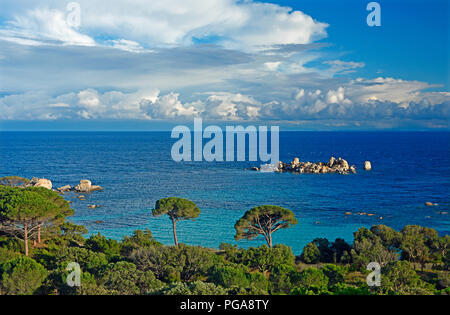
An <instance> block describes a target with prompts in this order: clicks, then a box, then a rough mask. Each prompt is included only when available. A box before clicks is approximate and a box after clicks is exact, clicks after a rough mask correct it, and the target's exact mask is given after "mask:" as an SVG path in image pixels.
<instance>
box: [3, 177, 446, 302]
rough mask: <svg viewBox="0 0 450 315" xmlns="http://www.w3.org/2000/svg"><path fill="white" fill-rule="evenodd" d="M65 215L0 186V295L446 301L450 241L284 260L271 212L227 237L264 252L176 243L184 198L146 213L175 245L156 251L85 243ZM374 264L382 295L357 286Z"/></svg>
mask: <svg viewBox="0 0 450 315" xmlns="http://www.w3.org/2000/svg"><path fill="white" fill-rule="evenodd" d="M72 213H73V212H72V211H71V209H70V207H69V205H68V203H67V202H66V201H64V199H63V198H62V197H61V196H60V195H59V194H58V193H56V192H52V191H49V190H46V189H45V188H27V189H22V188H16V187H11V186H0V294H168V295H174V294H177V295H178V294H193V295H200V294H233V295H235V294H242V295H246V294H300V295H308V294H323V295H332V294H351V295H358V294H364V295H367V294H449V293H450V289H449V282H450V277H449V268H450V263H449V261H450V251H449V250H448V249H449V247H450V237H449V236H448V235H446V236H439V235H438V233H437V232H436V231H435V230H433V229H430V228H425V227H421V226H405V227H404V228H403V229H402V230H401V231H396V230H394V229H392V228H389V227H387V226H384V225H376V226H373V227H372V228H370V229H366V228H360V229H359V230H358V231H356V232H355V233H354V242H353V244H348V243H347V242H345V241H344V240H343V239H336V240H335V241H334V242H330V241H329V240H327V239H322V238H318V239H315V240H313V241H312V242H311V243H309V244H307V245H306V246H305V248H304V249H303V251H302V253H293V252H292V250H291V248H290V247H288V246H285V245H274V246H272V233H273V232H275V231H277V230H279V229H282V228H288V227H289V226H290V225H293V224H296V222H297V221H296V219H295V218H294V216H293V213H292V212H291V211H289V210H288V209H284V208H280V207H276V206H261V207H256V208H253V209H251V210H249V211H248V212H247V213H246V214H245V215H244V216H243V218H242V219H240V220H239V221H238V222H237V223H236V226H235V229H236V239H242V238H253V237H256V236H258V235H262V236H264V237H265V239H266V242H267V244H268V246H266V245H262V246H261V247H257V248H249V249H241V248H238V247H237V246H233V245H230V244H222V245H221V246H220V249H219V250H215V249H209V248H203V247H199V246H187V245H184V244H182V243H178V241H177V239H176V230H175V223H176V222H178V221H179V220H185V219H195V218H196V217H198V216H199V215H200V210H199V209H198V208H197V206H196V205H195V204H194V203H192V202H190V201H188V200H185V199H177V198H169V199H163V200H161V201H158V202H157V204H156V205H155V210H154V211H153V213H154V215H165V214H167V215H168V216H169V218H170V221H171V222H172V227H171V226H170V225H169V224H168V228H173V230H174V240H175V241H176V244H177V245H175V246H165V245H162V244H161V243H159V242H158V241H157V240H155V239H154V238H153V237H152V234H151V232H150V231H149V230H145V231H135V232H134V234H133V235H131V236H126V237H124V238H123V239H122V240H121V241H117V240H113V239H107V238H105V237H104V236H102V235H93V236H90V237H89V238H85V237H84V235H86V233H87V230H86V229H85V228H84V227H82V226H78V225H74V224H72V223H69V222H67V221H65V218H66V217H67V216H70V215H71V214H72ZM25 226H27V228H26V230H27V231H25ZM30 229H32V231H30ZM26 234H27V235H26ZM269 235H270V237H269ZM269 246H272V247H269ZM27 247H28V249H27ZM296 255H297V256H296ZM373 261H375V262H378V263H379V264H380V265H381V266H382V271H381V274H382V278H381V287H368V285H367V284H366V277H367V275H368V274H369V272H370V271H367V270H366V267H367V264H368V263H369V262H373ZM72 262H76V263H78V264H79V265H80V267H81V286H79V287H77V286H74V287H70V286H69V285H68V284H67V282H66V279H67V277H68V276H69V274H70V272H71V270H68V269H67V266H68V265H69V264H70V263H72Z"/></svg>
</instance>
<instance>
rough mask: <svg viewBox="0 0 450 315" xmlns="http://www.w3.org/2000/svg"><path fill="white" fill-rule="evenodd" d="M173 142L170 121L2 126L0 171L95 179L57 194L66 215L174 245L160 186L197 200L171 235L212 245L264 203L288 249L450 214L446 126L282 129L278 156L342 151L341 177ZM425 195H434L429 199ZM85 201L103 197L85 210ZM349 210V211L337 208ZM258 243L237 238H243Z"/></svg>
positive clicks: (228, 237) (313, 156) (443, 230)
mask: <svg viewBox="0 0 450 315" xmlns="http://www.w3.org/2000/svg"><path fill="white" fill-rule="evenodd" d="M174 142H175V140H174V139H171V138H170V133H169V132H142V133H140V132H129V133H127V132H117V133H114V132H92V133H76V132H64V133H56V132H49V133H46V132H39V133H38V132H32V133H28V132H2V133H0V176H6V175H19V176H24V177H29V178H31V177H45V178H49V179H51V180H52V181H53V184H54V186H55V187H60V186H63V185H66V184H71V185H75V184H77V183H78V182H79V180H80V179H90V180H91V181H92V182H93V184H95V185H101V186H103V187H104V188H105V190H104V191H103V192H94V193H91V194H88V195H86V201H80V200H79V199H77V198H74V197H75V195H74V194H72V193H69V194H66V195H65V198H66V199H68V200H71V201H73V207H74V209H75V215H74V216H73V217H72V218H71V219H70V220H71V221H73V222H75V223H79V224H83V225H85V226H86V227H87V228H88V229H89V232H90V233H97V232H101V233H102V234H104V235H106V236H108V237H112V238H116V239H120V238H122V237H123V236H124V235H128V234H131V233H132V231H133V230H135V229H144V228H149V229H150V230H151V231H152V233H153V235H154V237H155V238H156V239H157V240H159V241H161V242H163V243H166V244H171V243H172V242H173V240H172V234H171V233H172V232H171V225H170V224H169V220H168V218H167V217H161V218H154V217H152V214H151V209H152V208H153V206H154V204H155V202H156V200H158V199H160V198H164V197H168V196H179V197H184V198H189V199H191V200H193V201H194V202H195V203H196V204H197V205H198V206H199V207H200V209H201V211H202V214H201V216H200V217H199V218H198V219H197V220H196V221H195V222H190V221H189V222H180V223H179V224H178V226H177V229H178V236H179V240H180V241H181V242H184V243H187V244H192V245H202V246H208V247H218V246H219V245H220V243H222V242H228V243H233V244H235V243H236V242H235V241H234V238H233V236H234V223H235V222H236V220H237V219H239V218H240V217H241V216H242V215H243V214H244V212H245V211H246V210H248V209H250V208H252V207H254V206H257V205H261V204H276V205H280V206H284V207H287V208H289V209H291V210H292V211H294V213H295V215H296V216H297V218H298V219H299V224H298V225H297V226H295V227H293V228H291V229H288V230H283V231H278V232H276V234H275V235H274V242H275V243H284V244H287V245H289V246H292V248H293V250H294V252H295V253H296V254H299V253H300V251H301V249H302V248H303V246H304V245H305V244H306V243H307V242H309V241H311V240H312V239H314V238H316V237H326V238H328V239H330V240H334V239H335V238H337V237H343V238H345V239H346V240H347V241H352V233H353V232H354V231H355V230H356V229H357V228H359V227H361V226H368V227H369V226H371V225H373V224H380V223H383V224H386V225H389V226H392V227H395V228H401V227H403V226H404V225H406V224H421V225H426V226H429V227H433V228H435V229H437V230H438V231H439V232H440V234H448V233H449V231H450V222H449V215H446V214H440V213H441V212H449V210H450V201H449V197H450V177H449V174H450V157H449V153H450V133H448V132H282V133H281V134H280V158H281V160H283V161H288V160H292V159H293V158H294V157H299V158H300V159H301V160H310V161H327V160H328V158H329V157H330V156H332V155H333V156H335V157H343V158H345V159H347V160H348V161H349V163H350V164H355V165H356V166H357V169H358V173H357V174H355V175H349V176H342V175H335V174H322V175H295V174H275V173H258V172H251V171H245V170H244V168H246V167H249V166H254V165H255V164H258V163H250V162H220V163H219V162H216V163H207V162H189V163H183V162H182V163H175V162H173V161H172V159H171V156H170V150H171V146H172V144H173V143H174ZM365 160H370V161H372V166H373V170H372V171H371V172H365V171H363V170H362V167H363V163H364V161H365ZM426 201H431V202H435V203H438V204H439V206H436V207H425V206H424V202H426ZM90 204H97V205H101V206H102V207H101V208H97V209H89V208H88V205H90ZM347 211H349V212H353V213H354V215H350V216H346V215H344V214H345V212H347ZM356 212H367V213H374V214H376V215H375V216H373V217H368V216H359V215H356V214H355V213H356ZM380 217H383V219H382V220H380ZM96 221H102V222H101V223H96ZM263 243H264V240H263V239H257V240H254V241H245V240H244V241H240V242H238V244H239V246H242V247H248V246H255V245H260V244H263Z"/></svg>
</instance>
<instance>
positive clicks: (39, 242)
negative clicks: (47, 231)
mask: <svg viewBox="0 0 450 315" xmlns="http://www.w3.org/2000/svg"><path fill="white" fill-rule="evenodd" d="M41 225H42V224H39V225H38V244H41Z"/></svg>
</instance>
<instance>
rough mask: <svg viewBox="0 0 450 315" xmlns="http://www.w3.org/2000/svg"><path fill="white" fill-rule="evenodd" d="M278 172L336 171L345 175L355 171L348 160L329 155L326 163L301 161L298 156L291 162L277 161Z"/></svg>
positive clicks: (311, 172)
mask: <svg viewBox="0 0 450 315" xmlns="http://www.w3.org/2000/svg"><path fill="white" fill-rule="evenodd" d="M277 171H278V172H280V173H282V172H291V173H299V174H326V173H336V174H343V175H347V174H350V173H353V174H355V173H356V167H355V166H354V165H351V166H350V165H349V164H348V162H347V161H346V160H344V159H342V158H338V159H336V158H334V157H331V158H330V160H329V161H328V163H324V162H317V163H313V162H301V161H300V159H299V158H295V159H294V160H293V161H292V162H291V163H283V162H279V164H278V170H277Z"/></svg>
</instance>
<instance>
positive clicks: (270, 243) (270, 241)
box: [269, 232, 272, 248]
mask: <svg viewBox="0 0 450 315" xmlns="http://www.w3.org/2000/svg"><path fill="white" fill-rule="evenodd" d="M269 248H272V233H271V232H269Z"/></svg>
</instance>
